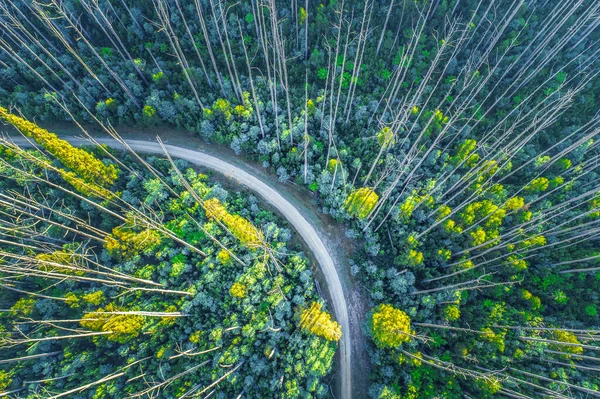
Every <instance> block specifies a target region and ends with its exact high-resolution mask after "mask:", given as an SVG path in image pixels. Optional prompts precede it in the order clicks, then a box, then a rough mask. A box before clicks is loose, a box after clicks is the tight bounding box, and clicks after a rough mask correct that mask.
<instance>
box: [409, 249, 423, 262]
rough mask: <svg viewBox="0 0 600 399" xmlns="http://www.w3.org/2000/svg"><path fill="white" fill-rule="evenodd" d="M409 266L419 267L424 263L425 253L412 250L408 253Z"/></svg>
mask: <svg viewBox="0 0 600 399" xmlns="http://www.w3.org/2000/svg"><path fill="white" fill-rule="evenodd" d="M407 258H408V264H409V265H410V266H418V265H420V264H421V263H423V252H419V251H417V250H414V249H411V250H410V251H408V256H407Z"/></svg>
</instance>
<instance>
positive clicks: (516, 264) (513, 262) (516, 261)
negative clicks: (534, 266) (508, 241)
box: [507, 255, 527, 271]
mask: <svg viewBox="0 0 600 399" xmlns="http://www.w3.org/2000/svg"><path fill="white" fill-rule="evenodd" d="M507 261H508V265H509V266H511V267H512V268H513V269H515V270H517V271H522V270H525V269H527V262H526V261H525V260H524V259H521V258H519V257H517V256H516V255H510V256H509V257H508V258H507Z"/></svg>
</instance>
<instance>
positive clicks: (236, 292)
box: [229, 283, 246, 298]
mask: <svg viewBox="0 0 600 399" xmlns="http://www.w3.org/2000/svg"><path fill="white" fill-rule="evenodd" d="M229 293H230V294H231V295H233V296H234V297H236V298H243V297H245V296H246V286H245V285H244V284H240V283H233V285H232V286H231V288H230V289H229Z"/></svg>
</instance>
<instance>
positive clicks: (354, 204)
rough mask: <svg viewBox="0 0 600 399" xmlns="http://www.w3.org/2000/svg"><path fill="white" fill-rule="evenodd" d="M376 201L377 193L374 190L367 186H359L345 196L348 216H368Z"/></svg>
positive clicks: (377, 198) (361, 217) (362, 217)
mask: <svg viewBox="0 0 600 399" xmlns="http://www.w3.org/2000/svg"><path fill="white" fill-rule="evenodd" d="M378 201H379V195H377V193H376V192H375V191H373V190H371V189H370V188H368V187H361V188H359V189H358V190H354V191H353V192H352V193H350V195H348V198H346V210H347V211H348V214H349V215H350V216H356V217H358V218H359V219H364V218H366V217H367V216H369V214H370V213H371V211H372V210H373V208H375V206H376V205H377V202H378Z"/></svg>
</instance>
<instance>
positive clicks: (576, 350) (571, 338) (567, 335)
mask: <svg viewBox="0 0 600 399" xmlns="http://www.w3.org/2000/svg"><path fill="white" fill-rule="evenodd" d="M552 335H553V336H554V339H555V340H556V341H560V342H565V343H569V344H581V342H579V340H578V339H577V336H575V334H573V333H572V332H569V331H562V330H556V331H554V332H553V334H552ZM550 347H551V348H552V349H554V350H556V351H559V352H564V353H565V354H574V355H581V354H582V353H583V348H582V347H580V346H571V345H561V344H553V345H550Z"/></svg>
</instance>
